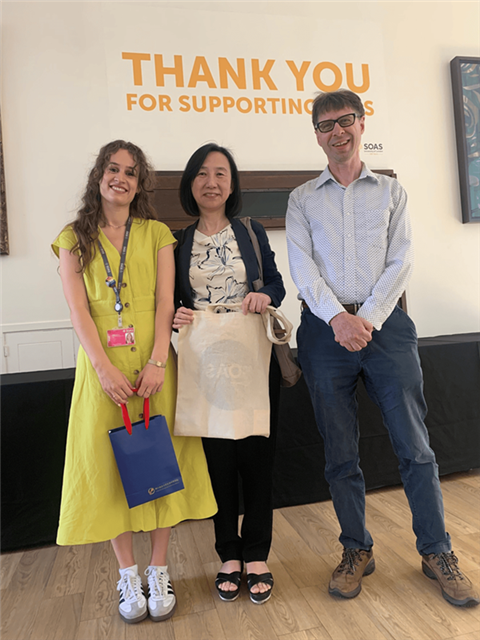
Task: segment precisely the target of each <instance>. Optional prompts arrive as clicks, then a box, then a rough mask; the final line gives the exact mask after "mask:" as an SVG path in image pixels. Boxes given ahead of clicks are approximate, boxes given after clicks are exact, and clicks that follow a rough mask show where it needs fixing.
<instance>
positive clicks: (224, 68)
mask: <svg viewBox="0 0 480 640" xmlns="http://www.w3.org/2000/svg"><path fill="white" fill-rule="evenodd" d="M218 72H219V74H220V87H221V88H222V89H228V78H227V75H229V76H230V77H231V79H232V80H233V82H234V83H235V84H236V85H237V87H238V88H239V89H246V88H247V79H246V77H245V60H244V59H243V58H237V71H235V70H234V68H233V67H232V65H231V64H230V63H229V61H228V60H227V58H219V59H218Z"/></svg>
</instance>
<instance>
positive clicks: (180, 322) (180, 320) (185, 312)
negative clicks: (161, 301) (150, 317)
mask: <svg viewBox="0 0 480 640" xmlns="http://www.w3.org/2000/svg"><path fill="white" fill-rule="evenodd" d="M192 322H193V311H192V309H187V307H179V308H178V309H177V311H176V313H175V316H174V318H173V328H174V329H181V327H184V326H185V325H187V324H191V323H192Z"/></svg>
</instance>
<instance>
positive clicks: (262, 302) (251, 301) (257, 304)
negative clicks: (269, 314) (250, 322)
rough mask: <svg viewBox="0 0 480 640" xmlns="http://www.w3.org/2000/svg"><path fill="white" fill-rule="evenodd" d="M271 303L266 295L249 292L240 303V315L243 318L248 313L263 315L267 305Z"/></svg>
mask: <svg viewBox="0 0 480 640" xmlns="http://www.w3.org/2000/svg"><path fill="white" fill-rule="evenodd" d="M271 303H272V299H271V298H270V296H267V294H266V293H253V291H251V292H250V293H249V294H247V295H246V296H245V298H244V299H243V302H242V313H243V315H244V316H246V315H247V313H248V312H249V311H250V313H263V312H264V311H265V310H266V308H267V307H268V305H269V304H271Z"/></svg>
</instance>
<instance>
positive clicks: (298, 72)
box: [286, 60, 310, 91]
mask: <svg viewBox="0 0 480 640" xmlns="http://www.w3.org/2000/svg"><path fill="white" fill-rule="evenodd" d="M286 62H287V64H288V66H289V68H290V71H291V72H292V73H293V75H294V76H295V80H296V82H297V91H305V85H304V83H303V79H304V78H305V74H306V73H307V70H308V67H309V66H310V62H307V61H305V62H302V66H301V67H300V69H297V67H296V66H295V63H294V61H293V60H287V61H286Z"/></svg>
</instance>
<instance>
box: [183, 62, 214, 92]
mask: <svg viewBox="0 0 480 640" xmlns="http://www.w3.org/2000/svg"><path fill="white" fill-rule="evenodd" d="M199 82H206V83H207V85H208V86H209V88H210V89H216V88H217V85H216V84H215V80H214V79H213V76H212V73H211V71H210V69H209V67H208V64H207V61H206V60H205V57H204V56H197V57H196V58H195V62H194V63H193V69H192V73H191V74H190V80H189V81H188V86H189V88H195V87H196V86H197V84H198V83H199Z"/></svg>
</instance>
